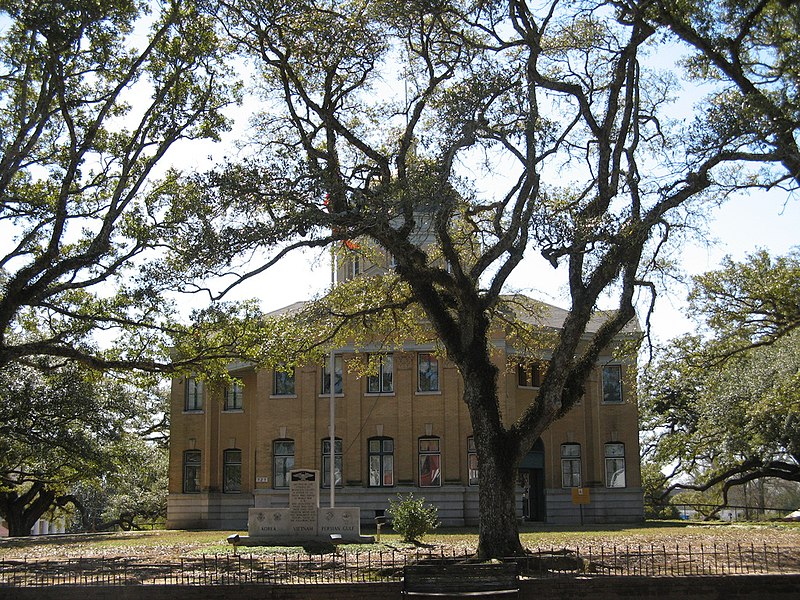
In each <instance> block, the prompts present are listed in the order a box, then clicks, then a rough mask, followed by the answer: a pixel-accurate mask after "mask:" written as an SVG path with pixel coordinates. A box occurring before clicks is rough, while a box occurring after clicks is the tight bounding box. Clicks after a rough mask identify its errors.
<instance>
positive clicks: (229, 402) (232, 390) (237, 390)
mask: <svg viewBox="0 0 800 600" xmlns="http://www.w3.org/2000/svg"><path fill="white" fill-rule="evenodd" d="M243 407H244V389H243V386H242V384H241V383H239V382H238V381H232V382H231V383H230V384H229V385H228V387H226V388H225V404H224V406H223V410H224V411H234V410H242V408H243Z"/></svg>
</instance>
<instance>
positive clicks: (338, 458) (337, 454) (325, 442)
mask: <svg viewBox="0 0 800 600" xmlns="http://www.w3.org/2000/svg"><path fill="white" fill-rule="evenodd" d="M335 442H336V443H335V445H334V448H333V450H334V454H333V458H334V461H335V462H334V463H333V470H334V477H335V482H336V487H341V485H342V440H341V438H336V439H335ZM322 487H326V488H329V487H331V438H323V439H322Z"/></svg>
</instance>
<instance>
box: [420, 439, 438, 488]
mask: <svg viewBox="0 0 800 600" xmlns="http://www.w3.org/2000/svg"><path fill="white" fill-rule="evenodd" d="M441 467H442V454H441V450H440V444H439V438H438V437H423V438H419V486H420V487H440V486H441V485H442V468H441Z"/></svg>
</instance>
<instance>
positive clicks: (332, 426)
mask: <svg viewBox="0 0 800 600" xmlns="http://www.w3.org/2000/svg"><path fill="white" fill-rule="evenodd" d="M335 285H336V247H335V246H334V247H333V248H332V249H331V291H333V288H334V286H335ZM328 374H329V376H330V392H331V395H330V401H329V405H330V406H329V410H328V413H329V414H328V421H329V425H328V429H329V433H330V439H331V442H330V465H329V470H330V477H329V481H330V484H331V490H330V494H331V498H330V501H331V508H333V507H334V506H335V504H336V357H335V355H334V354H333V348H331V356H330V363H329V369H328Z"/></svg>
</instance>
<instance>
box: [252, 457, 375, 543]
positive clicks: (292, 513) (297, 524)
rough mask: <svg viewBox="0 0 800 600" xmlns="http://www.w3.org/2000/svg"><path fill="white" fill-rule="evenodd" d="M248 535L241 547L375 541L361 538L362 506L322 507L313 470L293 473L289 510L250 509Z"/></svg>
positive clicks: (290, 483)
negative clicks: (292, 543) (316, 542)
mask: <svg viewBox="0 0 800 600" xmlns="http://www.w3.org/2000/svg"><path fill="white" fill-rule="evenodd" d="M247 533H248V537H247V539H244V538H239V539H238V541H237V543H238V544H241V545H256V544H268V543H278V544H286V543H291V542H304V541H316V540H319V541H335V542H336V541H342V542H358V543H364V542H372V541H374V538H373V537H372V536H362V535H361V510H360V509H359V508H358V507H342V508H340V507H330V508H320V507H319V471H316V470H309V469H295V470H293V471H290V472H289V507H288V508H251V509H249V511H248V518H247Z"/></svg>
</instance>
